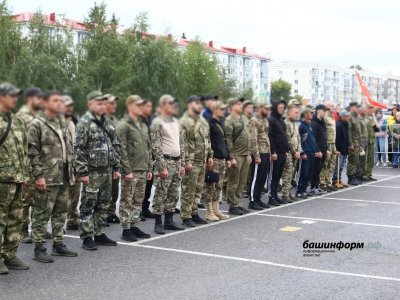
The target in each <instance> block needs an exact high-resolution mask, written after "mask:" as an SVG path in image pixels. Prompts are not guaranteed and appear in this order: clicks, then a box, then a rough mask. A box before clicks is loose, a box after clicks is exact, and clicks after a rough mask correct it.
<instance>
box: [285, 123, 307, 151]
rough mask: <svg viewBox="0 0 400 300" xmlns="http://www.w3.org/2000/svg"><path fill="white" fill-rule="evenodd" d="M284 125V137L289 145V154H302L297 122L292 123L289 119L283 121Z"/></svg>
mask: <svg viewBox="0 0 400 300" xmlns="http://www.w3.org/2000/svg"><path fill="white" fill-rule="evenodd" d="M285 123H286V136H287V139H288V144H289V151H290V153H292V154H294V153H295V152H300V153H302V152H303V150H302V149H301V137H300V131H299V124H298V123H297V122H293V121H291V120H289V118H286V119H285Z"/></svg>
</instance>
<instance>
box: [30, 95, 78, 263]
mask: <svg viewBox="0 0 400 300" xmlns="http://www.w3.org/2000/svg"><path fill="white" fill-rule="evenodd" d="M43 100H44V101H43V104H44V111H43V112H40V113H39V114H38V115H37V116H36V117H35V119H33V121H32V122H31V124H30V125H29V129H28V154H29V159H30V162H31V166H32V177H33V178H34V180H35V196H34V199H33V204H32V233H33V242H34V243H35V251H34V259H35V260H37V261H40V262H44V263H51V262H53V259H52V258H51V256H50V255H49V254H47V251H46V248H45V247H44V246H43V245H44V244H45V242H46V241H45V235H46V232H47V223H48V221H49V219H50V218H51V227H52V231H53V232H52V234H53V251H52V253H51V255H53V256H68V257H74V256H77V255H78V254H77V253H76V252H73V251H71V250H69V249H68V248H67V247H66V246H65V245H64V243H63V240H64V236H63V235H64V234H63V227H64V224H65V220H66V219H67V213H68V201H69V186H70V185H73V184H74V183H75V178H74V174H73V165H72V161H73V158H74V148H73V147H74V146H73V140H72V134H71V131H70V129H69V128H68V125H67V123H66V121H65V118H64V117H63V116H62V115H61V114H60V113H61V111H62V109H63V100H62V98H61V95H60V93H59V92H57V91H49V92H46V94H45V95H44V98H43Z"/></svg>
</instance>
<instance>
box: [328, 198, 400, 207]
mask: <svg viewBox="0 0 400 300" xmlns="http://www.w3.org/2000/svg"><path fill="white" fill-rule="evenodd" d="M323 199H329V200H337V201H353V202H365V203H377V204H393V205H400V202H393V201H377V200H364V199H350V198H333V197H323V198H321V200H323Z"/></svg>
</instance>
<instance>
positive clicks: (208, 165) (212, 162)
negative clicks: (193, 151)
mask: <svg viewBox="0 0 400 300" xmlns="http://www.w3.org/2000/svg"><path fill="white" fill-rule="evenodd" d="M213 166H214V160H213V159H212V158H211V157H210V158H208V159H207V169H208V170H209V171H211V170H212V167H213Z"/></svg>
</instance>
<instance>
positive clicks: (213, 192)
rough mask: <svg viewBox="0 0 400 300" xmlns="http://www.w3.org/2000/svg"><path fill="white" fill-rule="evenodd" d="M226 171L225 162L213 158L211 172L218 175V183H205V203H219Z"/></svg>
mask: <svg viewBox="0 0 400 300" xmlns="http://www.w3.org/2000/svg"><path fill="white" fill-rule="evenodd" d="M226 170H227V169H226V160H225V159H219V158H214V165H213V171H214V172H217V173H218V174H219V181H218V182H206V183H205V187H204V200H205V202H206V203H211V202H215V201H219V196H220V194H221V191H222V186H223V184H224V181H225V178H226Z"/></svg>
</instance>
